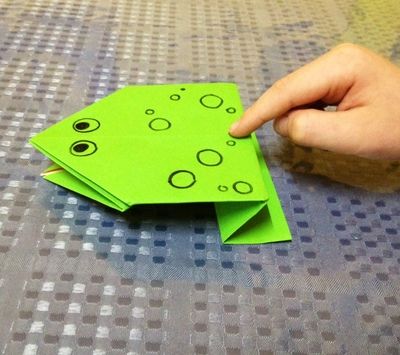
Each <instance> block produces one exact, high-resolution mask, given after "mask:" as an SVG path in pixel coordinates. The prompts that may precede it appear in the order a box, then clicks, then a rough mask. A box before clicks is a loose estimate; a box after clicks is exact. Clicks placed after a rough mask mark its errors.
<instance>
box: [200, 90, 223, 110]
mask: <svg viewBox="0 0 400 355" xmlns="http://www.w3.org/2000/svg"><path fill="white" fill-rule="evenodd" d="M200 103H201V104H202V105H203V106H204V107H207V108H213V109H215V108H218V107H220V106H221V105H222V104H223V103H224V100H222V99H221V98H220V97H219V96H217V95H214V94H208V95H204V96H203V97H202V98H201V99H200Z"/></svg>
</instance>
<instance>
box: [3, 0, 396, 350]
mask: <svg viewBox="0 0 400 355" xmlns="http://www.w3.org/2000/svg"><path fill="white" fill-rule="evenodd" d="M399 12H400V7H399V6H398V1H397V0H395V1H394V0H392V1H390V0H387V1H381V2H379V3H378V2H372V1H367V0H352V1H345V0H340V1H333V0H332V1H331V0H318V1H314V2H312V4H311V3H310V2H309V1H306V0H303V1H300V0H296V1H287V2H284V1H261V0H246V1H228V0H223V1H218V2H216V1H211V0H200V1H183V0H182V1H175V2H172V1H161V0H153V1H140V0H134V1H129V0H125V1H124V0H115V1H110V2H109V1H107V2H106V1H94V0H81V1H78V0H66V1H64V2H58V1H55V0H48V1H47V0H46V1H45V0H34V1H1V2H0V29H1V31H2V36H1V38H0V92H1V95H0V101H1V105H0V168H1V169H0V231H1V232H0V233H1V235H0V320H1V322H0V351H1V352H2V353H4V354H25V355H34V354H60V355H68V354H96V355H101V354H130V355H133V354H154V353H160V354H192V353H196V354H224V353H225V354H229V355H233V354H260V355H266V354H287V353H290V354H320V353H323V354H366V353H370V354H398V353H399V352H400V351H399V340H400V307H399V302H400V296H399V295H400V283H399V272H400V268H399V264H400V164H399V163H398V162H371V161H367V160H363V159H358V158H353V157H344V156H340V155H335V154H331V153H328V152H321V151H314V150H310V149H304V148H300V147H296V146H294V145H292V144H290V143H288V142H286V141H284V140H282V139H281V138H279V137H277V136H276V135H275V134H274V133H273V132H272V129H271V127H270V126H269V125H267V126H266V127H264V128H262V129H261V130H260V131H259V132H258V137H259V139H260V142H261V144H262V147H263V151H264V154H265V157H266V161H267V163H268V165H269V167H270V170H271V173H272V175H273V178H274V182H275V184H276V188H277V190H278V193H279V195H280V198H281V200H282V204H283V207H284V210H285V213H286V216H287V219H288V221H289V224H290V227H291V230H292V233H293V242H291V243H277V244H269V245H257V246H225V245H221V243H220V237H219V233H218V229H217V225H216V221H215V214H214V210H213V207H212V205H182V206H161V207H160V206H141V207H137V208H134V209H132V210H130V211H129V212H127V213H124V214H121V213H117V212H115V211H112V210H110V209H107V208H105V207H103V206H100V205H96V204H95V203H93V202H92V201H89V200H87V199H85V198H83V197H80V196H78V195H76V194H74V193H71V192H69V191H67V190H64V189H62V188H60V187H57V186H54V185H52V184H50V183H48V182H45V181H43V180H42V179H41V178H40V176H39V174H40V172H41V171H42V170H43V169H44V168H46V167H47V165H48V161H47V160H46V159H45V158H44V157H43V156H42V155H41V154H39V153H37V152H35V151H34V150H33V148H32V147H31V146H30V145H28V144H27V143H26V142H27V140H28V138H29V137H30V136H32V135H34V134H35V133H37V132H39V131H41V130H42V129H44V128H45V127H48V126H49V125H51V124H53V123H55V122H57V121H59V120H61V119H62V118H63V117H65V116H67V115H69V114H71V113H73V112H75V111H77V110H79V109H81V108H82V107H84V106H85V105H88V104H89V103H91V102H93V101H95V100H97V99H100V98H102V97H104V96H106V95H107V94H109V93H111V92H113V91H115V90H116V89H117V88H119V87H123V86H125V85H128V84H144V83H173V82H201V81H203V82H209V81H233V82H236V83H238V85H239V86H240V90H241V95H242V99H243V102H244V104H245V105H249V104H250V103H251V102H253V101H254V100H255V99H256V98H257V97H258V96H259V95H260V94H261V93H262V92H263V90H264V89H265V88H266V87H268V86H269V85H271V84H272V82H273V81H275V80H276V79H278V78H279V77H281V76H282V75H284V74H286V73H288V72H289V71H291V70H293V69H295V68H297V67H298V66H300V65H302V64H304V63H306V62H308V61H309V60H311V59H313V58H315V57H316V56H318V55H320V54H322V53H323V52H324V51H326V50H328V49H329V48H330V47H332V46H334V45H335V44H336V43H339V42H342V41H355V42H357V43H361V44H365V45H367V46H369V47H370V48H372V49H374V50H376V51H378V52H379V53H381V54H383V55H386V56H388V57H390V58H391V59H392V60H393V61H395V62H397V63H399V62H400V52H399V47H400V37H399V35H398V33H399V31H398V29H399V26H400V22H399V19H400V13H399Z"/></svg>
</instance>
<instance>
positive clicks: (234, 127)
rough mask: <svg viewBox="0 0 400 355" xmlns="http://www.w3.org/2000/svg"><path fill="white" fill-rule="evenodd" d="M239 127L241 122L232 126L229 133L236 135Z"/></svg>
mask: <svg viewBox="0 0 400 355" xmlns="http://www.w3.org/2000/svg"><path fill="white" fill-rule="evenodd" d="M238 127H239V121H236V122H235V123H233V124H232V126H231V127H230V128H229V133H234V132H235V130H236V128H238Z"/></svg>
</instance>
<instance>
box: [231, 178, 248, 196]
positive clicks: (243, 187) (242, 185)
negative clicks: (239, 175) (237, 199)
mask: <svg viewBox="0 0 400 355" xmlns="http://www.w3.org/2000/svg"><path fill="white" fill-rule="evenodd" d="M232 187H233V189H234V190H235V191H236V192H237V193H239V194H242V195H246V194H249V193H250V192H253V186H251V185H250V184H249V183H248V182H246V181H236V182H235V183H234V184H233V186H232Z"/></svg>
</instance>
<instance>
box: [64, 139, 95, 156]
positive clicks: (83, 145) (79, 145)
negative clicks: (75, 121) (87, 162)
mask: <svg viewBox="0 0 400 355" xmlns="http://www.w3.org/2000/svg"><path fill="white" fill-rule="evenodd" d="M96 150H97V146H96V144H95V143H94V142H91V141H77V142H75V143H73V144H72V145H71V148H70V149H69V151H70V153H71V154H72V155H75V156H77V157H84V156H87V155H92V154H93V153H95V152H96Z"/></svg>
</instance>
